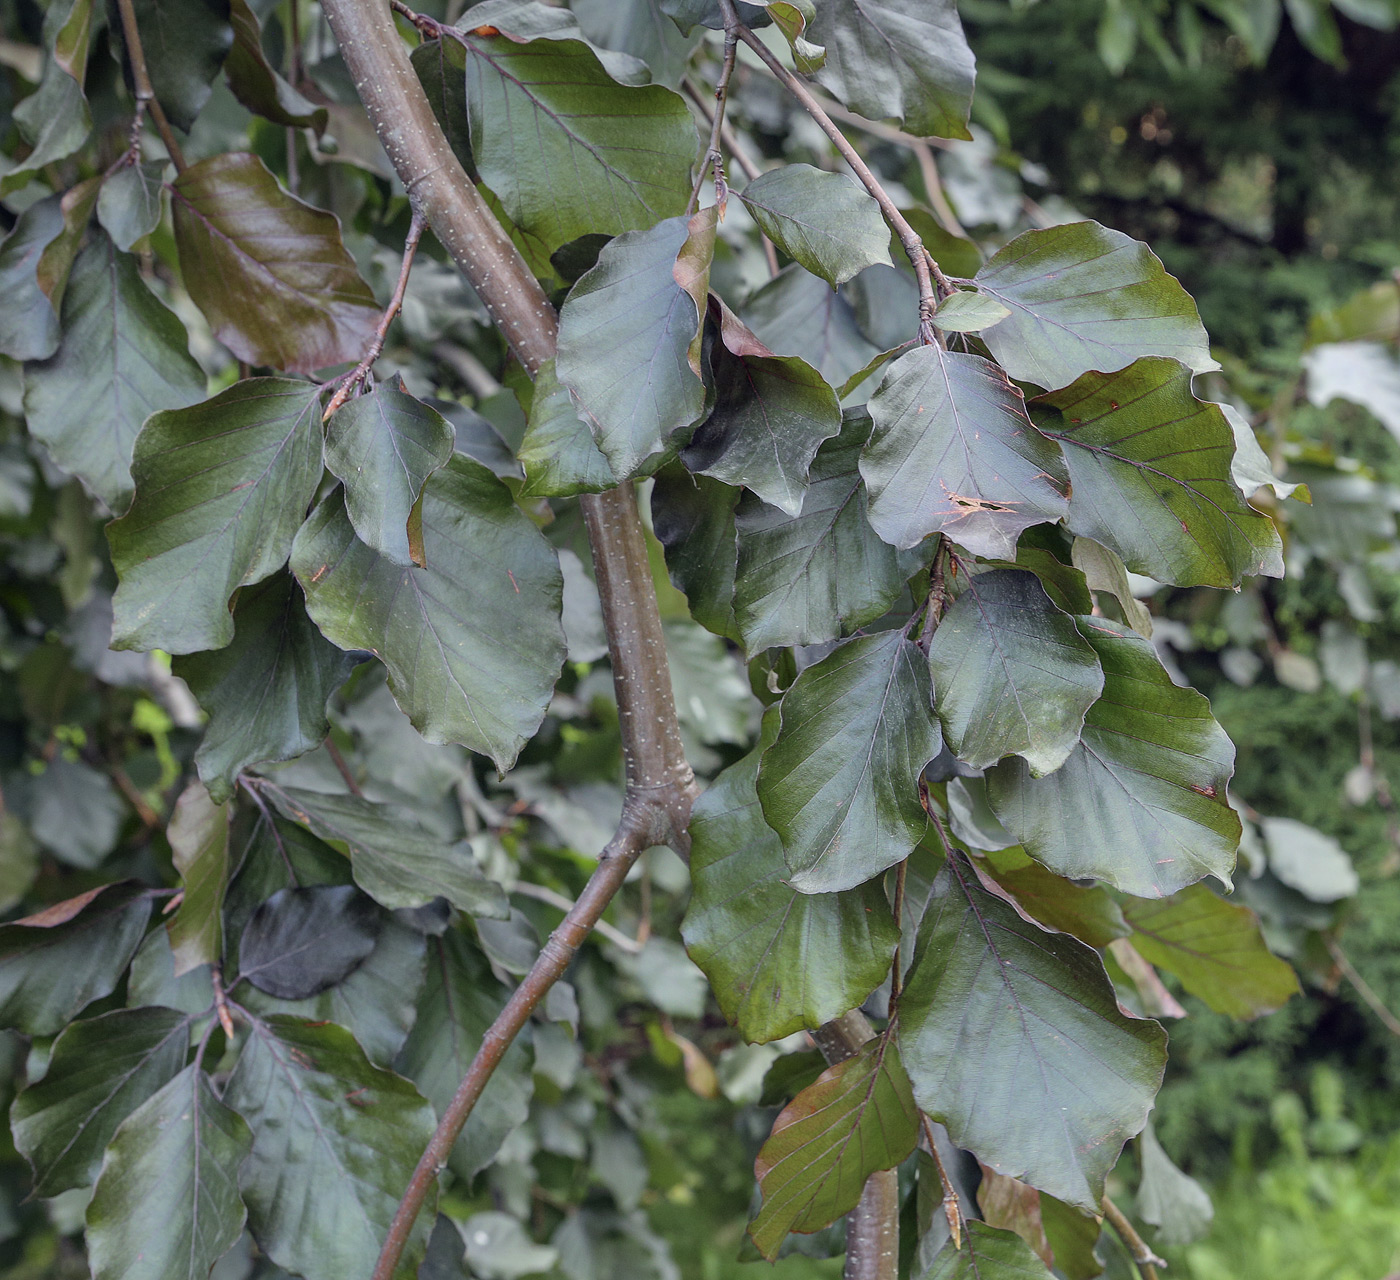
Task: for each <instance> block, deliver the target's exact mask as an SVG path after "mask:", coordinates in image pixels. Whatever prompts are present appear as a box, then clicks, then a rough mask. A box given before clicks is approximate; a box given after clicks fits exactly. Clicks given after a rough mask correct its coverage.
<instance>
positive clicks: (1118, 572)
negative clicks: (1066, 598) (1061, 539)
mask: <svg viewBox="0 0 1400 1280" xmlns="http://www.w3.org/2000/svg"><path fill="white" fill-rule="evenodd" d="M1070 556H1071V558H1072V559H1073V561H1074V567H1075V568H1076V569H1078V570H1079V571H1080V572H1081V573H1083V575H1084V584H1085V586H1087V587H1088V588H1089V590H1090V591H1103V592H1106V593H1107V594H1108V595H1110V596H1111V597H1112V598H1113V599H1114V600H1115V601H1116V602H1117V604H1118V608H1119V609H1120V610H1121V611H1122V614H1123V620H1124V621H1125V622H1127V624H1128V625H1129V626H1130V627H1132V629H1133V630H1134V631H1136V632H1137V633H1138V635H1140V636H1141V637H1142V638H1143V639H1144V640H1151V639H1152V615H1151V613H1149V612H1148V609H1147V606H1146V605H1145V604H1143V603H1142V601H1141V600H1139V599H1138V598H1137V597H1136V596H1135V595H1133V587H1132V583H1130V582H1129V581H1128V568H1127V566H1126V565H1125V564H1124V563H1123V561H1122V560H1121V559H1119V557H1118V554H1117V553H1116V552H1114V551H1110V550H1109V549H1108V548H1107V547H1104V546H1100V545H1099V544H1098V543H1097V542H1095V541H1094V540H1093V539H1092V538H1076V539H1075V540H1074V544H1073V546H1072V548H1071V550H1070ZM1081 612H1083V613H1091V612H1093V610H1092V608H1090V609H1084V610H1082V611H1081Z"/></svg>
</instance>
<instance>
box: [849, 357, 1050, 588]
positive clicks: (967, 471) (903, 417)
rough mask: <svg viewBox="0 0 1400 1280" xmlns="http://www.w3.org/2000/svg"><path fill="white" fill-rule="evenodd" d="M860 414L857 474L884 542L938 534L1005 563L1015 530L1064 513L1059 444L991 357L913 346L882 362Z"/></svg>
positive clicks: (911, 542) (908, 543) (903, 543)
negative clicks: (862, 439)
mask: <svg viewBox="0 0 1400 1280" xmlns="http://www.w3.org/2000/svg"><path fill="white" fill-rule="evenodd" d="M870 416H871V417H872V418H874V420H875V431H874V434H873V435H872V436H871V437H870V443H869V444H868V445H866V447H865V455H864V457H863V458H862V459H861V467H860V470H861V474H862V475H863V476H864V477H865V482H866V484H867V485H868V486H869V488H870V523H871V524H872V525H873V526H874V528H875V532H876V533H878V534H879V535H880V536H881V537H882V538H883V539H884V540H885V541H886V542H890V543H893V544H894V545H895V546H897V547H912V546H915V545H916V544H918V543H919V542H922V541H923V540H924V539H925V538H927V537H928V536H929V535H930V534H934V533H943V534H945V535H947V536H948V537H949V538H952V539H953V540H954V541H956V542H959V543H961V544H962V545H963V546H965V547H966V548H967V549H968V550H969V551H971V552H973V553H974V554H975V555H979V556H986V557H988V558H992V559H996V558H1000V559H1008V560H1009V559H1011V558H1013V557H1014V556H1015V547H1016V539H1017V538H1018V537H1019V536H1020V535H1021V532H1022V531H1023V530H1025V529H1027V528H1029V527H1030V526H1031V525H1034V524H1040V523H1042V522H1043V521H1055V520H1058V519H1059V518H1060V517H1061V516H1063V515H1064V514H1065V511H1066V509H1067V503H1066V496H1067V492H1068V485H1067V484H1066V483H1065V480H1064V463H1063V461H1062V460H1061V458H1060V456H1059V450H1058V449H1057V448H1056V447H1055V445H1054V444H1052V443H1051V442H1050V441H1049V440H1047V439H1045V437H1044V436H1042V435H1041V434H1040V433H1039V432H1038V431H1036V429H1035V428H1034V427H1033V426H1031V423H1030V419H1029V418H1027V417H1026V411H1025V406H1024V404H1023V403H1022V400H1021V393H1020V392H1019V391H1018V390H1017V389H1016V388H1015V387H1014V386H1012V384H1011V383H1010V381H1009V380H1008V379H1007V377H1006V375H1005V373H1003V372H1002V371H1001V370H1000V369H998V368H997V366H996V365H994V364H992V363H991V361H989V360H983V359H982V358H981V357H980V356H970V355H964V354H962V353H961V352H956V351H944V350H943V349H942V348H941V347H937V346H929V347H918V348H915V349H914V350H913V351H910V352H907V353H906V354H905V355H902V356H900V358H899V359H898V360H896V361H895V362H894V363H893V364H892V365H890V368H889V372H888V373H887V374H886V375H885V378H884V381H883V382H881V384H880V389H879V390H878V391H877V392H876V393H875V394H874V395H873V396H872V397H871V399H870Z"/></svg>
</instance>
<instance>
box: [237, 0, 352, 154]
mask: <svg viewBox="0 0 1400 1280" xmlns="http://www.w3.org/2000/svg"><path fill="white" fill-rule="evenodd" d="M229 16H230V18H231V19H232V21H233V48H231V49H230V50H229V54H228V60H227V61H226V62H225V63H224V74H225V75H227V76H228V85H229V88H230V89H232V90H233V96H234V97H235V98H237V99H238V101H239V102H241V103H242V104H243V105H244V106H245V107H247V108H248V110H249V111H252V112H255V113H256V114H258V115H260V116H262V117H263V118H264V119H265V120H271V121H272V123H273V124H281V125H286V126H287V127H288V128H306V127H310V128H312V129H315V130H316V132H317V133H321V132H322V131H323V130H324V129H325V127H326V121H327V119H328V118H329V116H328V113H327V111H326V109H325V107H318V106H317V105H316V104H315V103H314V102H308V101H307V99H306V98H304V97H302V95H301V94H300V93H298V92H297V91H296V89H294V88H293V87H292V86H291V85H290V84H288V83H287V82H286V81H285V80H284V79H283V78H282V77H281V76H280V75H278V74H277V72H276V71H275V70H274V69H273V66H272V64H271V63H270V62H269V61H268V60H267V55H266V54H265V53H264V52H263V47H262V27H261V26H260V24H259V23H258V16H257V14H255V13H254V12H253V10H252V8H251V7H250V6H249V4H248V0H231V3H230V7H229Z"/></svg>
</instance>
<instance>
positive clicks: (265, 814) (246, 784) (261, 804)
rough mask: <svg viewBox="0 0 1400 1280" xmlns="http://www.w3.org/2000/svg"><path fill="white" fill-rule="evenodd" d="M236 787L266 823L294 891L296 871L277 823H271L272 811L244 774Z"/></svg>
mask: <svg viewBox="0 0 1400 1280" xmlns="http://www.w3.org/2000/svg"><path fill="white" fill-rule="evenodd" d="M238 785H239V786H240V787H242V788H243V790H244V792H245V793H246V794H247V796H248V798H249V799H251V800H252V802H253V803H254V804H255V805H256V806H257V808H258V812H259V813H260V814H261V815H262V820H263V821H264V822H265V823H267V829H268V831H269V832H270V833H271V835H272V843H273V844H275V845H276V846H277V852H278V853H280V854H281V855H282V865H283V866H284V867H286V868H287V877H288V878H289V879H290V880H291V882H292V887H293V888H294V889H295V888H297V887H298V886H299V885H300V884H301V880H300V879H299V878H298V876H297V870H296V868H295V867H294V866H292V860H291V858H290V857H288V855H287V846H286V845H285V844H283V843H282V833H281V832H280V831H278V830H277V823H276V822H274V821H273V818H272V810H270V809H269V808H268V807H267V801H266V800H264V799H263V797H262V793H261V792H260V791H259V790H258V789H257V787H256V786H254V784H253V780H252V779H250V778H249V777H248V776H247V775H246V774H240V775H239V777H238Z"/></svg>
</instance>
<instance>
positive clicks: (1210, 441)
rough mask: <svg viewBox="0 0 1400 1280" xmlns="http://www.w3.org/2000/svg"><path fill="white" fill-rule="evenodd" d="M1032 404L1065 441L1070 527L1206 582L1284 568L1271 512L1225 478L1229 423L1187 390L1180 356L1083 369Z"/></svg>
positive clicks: (1157, 573)
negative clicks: (1114, 369) (1106, 369)
mask: <svg viewBox="0 0 1400 1280" xmlns="http://www.w3.org/2000/svg"><path fill="white" fill-rule="evenodd" d="M1031 408H1032V411H1033V413H1034V416H1035V422H1036V424H1037V426H1039V427H1040V429H1041V431H1043V432H1044V433H1045V434H1046V435H1047V436H1049V437H1050V438H1051V439H1052V440H1058V441H1059V442H1060V443H1061V445H1062V446H1063V447H1064V452H1065V463H1066V465H1067V467H1068V469H1069V478H1070V485H1071V489H1070V493H1071V497H1070V504H1069V516H1068V519H1067V523H1068V525H1069V527H1070V529H1072V530H1073V531H1074V532H1075V533H1078V534H1083V535H1084V536H1086V537H1090V538H1093V539H1095V540H1096V541H1098V542H1101V543H1103V544H1104V545H1105V546H1107V547H1111V548H1112V549H1113V550H1114V551H1116V552H1117V553H1118V554H1119V555H1120V556H1122V558H1123V562H1124V563H1125V564H1126V565H1127V566H1128V568H1129V569H1131V570H1132V571H1133V572H1134V573H1145V574H1147V575H1148V576H1150V577H1153V578H1156V579H1157V580H1158V581H1159V582H1171V583H1177V584H1181V585H1186V586H1210V587H1233V586H1238V585H1239V582H1240V580H1241V579H1242V578H1246V577H1251V576H1253V575H1255V574H1259V573H1263V574H1267V575H1268V576H1269V577H1272V578H1281V577H1282V576H1283V549H1282V544H1281V542H1280V541H1279V536H1278V530H1277V529H1276V528H1275V527H1274V522H1273V521H1272V520H1270V519H1269V518H1268V517H1267V516H1264V515H1261V514H1260V513H1259V512H1257V511H1255V510H1254V509H1253V508H1252V507H1251V506H1249V504H1248V503H1247V502H1245V500H1244V497H1243V496H1242V495H1241V493H1240V491H1239V489H1238V488H1236V487H1235V483H1234V480H1233V479H1232V477H1231V474H1230V463H1231V459H1232V458H1233V457H1234V453H1235V438H1234V433H1233V432H1232V431H1231V429H1230V424H1229V423H1228V422H1227V421H1226V420H1225V415H1224V414H1223V413H1221V411H1220V406H1219V405H1216V404H1210V403H1207V402H1205V401H1202V400H1197V399H1196V397H1195V396H1193V395H1192V394H1191V371H1190V370H1189V369H1188V368H1187V367H1186V366H1185V365H1183V364H1179V363H1178V362H1177V361H1175V360H1169V359H1165V358H1161V357H1150V358H1146V359H1142V360H1139V361H1137V362H1136V363H1135V364H1133V365H1131V366H1129V367H1128V368H1127V369H1124V370H1122V371H1121V372H1119V373H1113V374H1103V373H1086V374H1085V375H1084V376H1083V377H1082V378H1080V379H1079V380H1078V381H1077V382H1075V383H1074V385H1073V386H1070V387H1066V388H1065V389H1064V390H1063V391H1056V392H1052V393H1051V394H1049V395H1044V396H1040V397H1038V398H1037V399H1036V400H1034V401H1032V404H1031Z"/></svg>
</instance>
